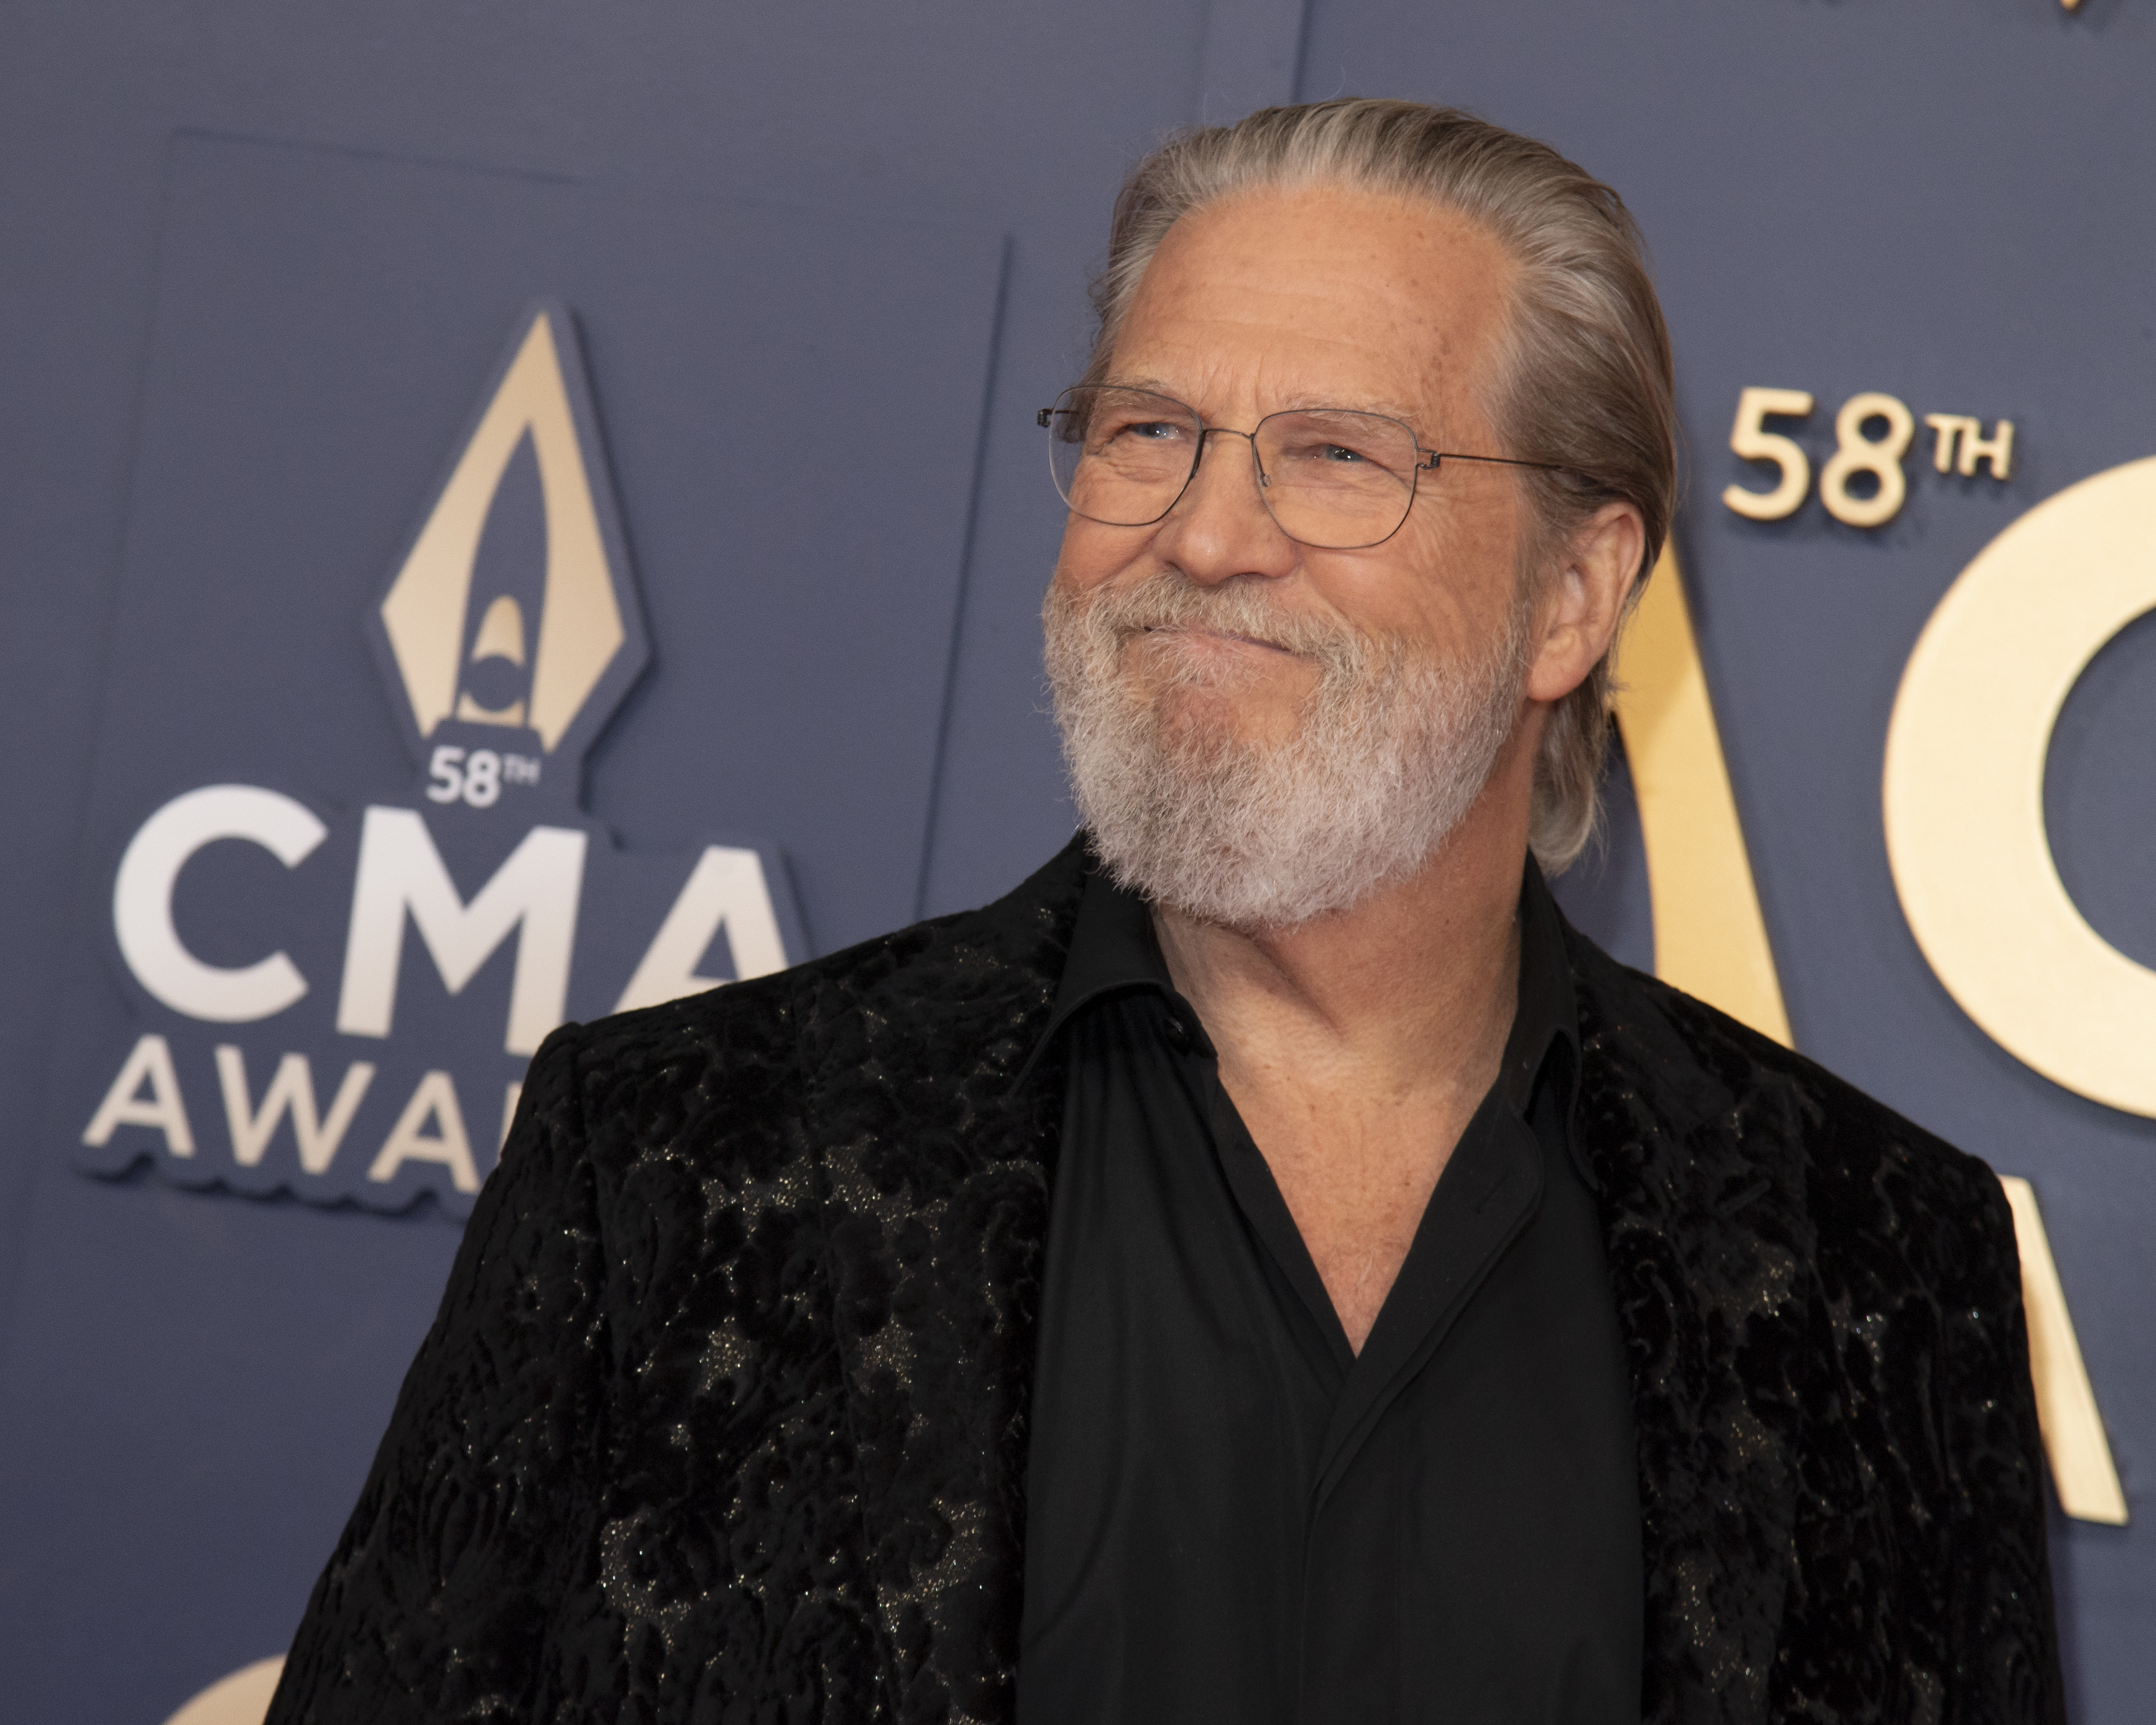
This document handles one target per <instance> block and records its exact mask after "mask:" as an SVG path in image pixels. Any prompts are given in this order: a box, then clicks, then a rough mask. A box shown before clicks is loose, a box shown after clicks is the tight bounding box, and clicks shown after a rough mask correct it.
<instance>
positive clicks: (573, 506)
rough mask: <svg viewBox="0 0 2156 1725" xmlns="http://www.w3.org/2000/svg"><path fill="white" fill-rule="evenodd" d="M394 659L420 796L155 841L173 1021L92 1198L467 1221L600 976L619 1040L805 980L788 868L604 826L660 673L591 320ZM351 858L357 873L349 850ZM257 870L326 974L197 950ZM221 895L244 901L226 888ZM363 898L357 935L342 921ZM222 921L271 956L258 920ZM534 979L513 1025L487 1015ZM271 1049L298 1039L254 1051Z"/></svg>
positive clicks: (511, 410) (536, 333) (495, 416)
mask: <svg viewBox="0 0 2156 1725" xmlns="http://www.w3.org/2000/svg"><path fill="white" fill-rule="evenodd" d="M367 633H368V635H369V638H370V640H371V641H372V645H373V648H374V650H375V656H376V660H377V665H378V666H379V668H380V670H381V671H382V681H383V685H384V686H385V688H386V690H387V691H388V695H389V697H390V702H391V705H392V706H393V709H394V711H395V712H396V714H397V716H398V721H399V726H400V729H401V730H402V731H403V738H404V742H405V745H406V747H407V748H408V751H409V752H410V754H411V757H412V759H413V762H414V763H415V764H416V766H417V768H418V772H417V774H416V778H417V780H418V782H417V783H416V784H415V785H414V786H413V788H412V790H411V792H410V793H408V797H404V798H398V799H396V800H393V801H388V802H383V803H368V804H367V805H366V806H364V807H363V808H360V809H357V811H355V813H354V814H351V815H340V816H336V817H335V818H334V819H327V820H326V819H324V818H323V817H322V816H321V815H320V814H317V813H316V809H314V808H313V807H311V806H310V804H309V803H305V802H303V801H301V800H300V798H297V797H295V796H294V795H292V794H290V793H289V792H288V791H286V790H285V789H280V788H271V787H267V786H262V785H245V784H229V783H224V784H210V785H203V786H199V787H198V788H193V789H190V790H187V791H184V792H182V793H180V794H179V795H177V796H175V797H172V798H170V799H169V800H167V802H166V803H164V804H163V805H162V807H160V808H158V809H156V810H154V811H153V812H152V813H151V814H150V815H149V817H148V818H147V819H145V820H144V821H143V822H142V823H141V825H140V826H139V827H138V828H137V829H136V831H135V833H134V835H133V836H132V838H131V839H129V841H128V842H127V844H126V848H125V850H124V853H123V855H121V859H120V860H119V864H118V866H117V868H116V869H115V874H114V886H113V896H112V928H113V934H114V938H115V946H116V948H117V953H118V957H119V958H120V960H121V964H122V967H123V968H124V969H125V971H126V973H127V975H128V977H129V978H130V979H131V982H132V983H133V984H134V985H135V987H136V988H137V989H139V990H140V992H141V995H142V996H143V997H145V999H144V1003H143V1004H141V1006H139V1007H138V1009H137V1010H136V1017H137V1018H138V1019H142V1020H145V1022H144V1023H143V1024H142V1025H141V1030H140V1034H137V1035H136V1037H135V1038H134V1041H133V1046H132V1048H131V1050H129V1051H128V1052H127V1053H126V1055H125V1057H124V1059H123V1058H120V1057H119V1056H118V1053H117V1051H116V1050H115V1058H114V1068H116V1076H113V1077H112V1078H111V1079H110V1082H109V1083H103V1082H102V1081H100V1083H101V1087H102V1092H103V1094H102V1099H101V1100H100V1101H98V1102H97V1104H96V1106H95V1111H94V1112H91V1113H90V1117H89V1122H88V1124H87V1126H86V1127H84V1128H83V1129H82V1131H81V1134H80V1142H79V1144H78V1146H77V1150H76V1160H77V1163H78V1165H79V1166H80V1167H82V1168H84V1169H85V1171H86V1172H89V1173H100V1174H111V1173H121V1172H124V1171H125V1170H126V1168H130V1167H131V1166H132V1165H133V1164H134V1163H136V1161H137V1160H139V1159H140V1158H142V1157H143V1156H145V1155H148V1156H151V1157H153V1158H155V1159H156V1160H157V1164H158V1166H159V1167H160V1168H161V1169H162V1170H163V1171H164V1172H165V1173H167V1175H168V1176H169V1177H170V1178H172V1179H173V1180H174V1181H175V1183H178V1184H182V1185H185V1186H191V1187H204V1186H223V1187H227V1188H229V1189H234V1190H237V1191H243V1192H249V1193H258V1194H259V1193H268V1192H272V1191H277V1190H290V1191H291V1192H293V1193H295V1194H296V1195H298V1196H300V1197H301V1198H304V1199H309V1200H310V1201H312V1202H317V1203H331V1204H335V1203H342V1202H357V1204H361V1205H362V1206H364V1207H366V1208H369V1209H390V1210H396V1209H403V1208H405V1207H406V1206H407V1205H408V1204H411V1203H412V1202H413V1200H414V1199H416V1198H418V1196H420V1195H421V1194H433V1195H434V1197H435V1198H436V1199H438V1200H439V1202H440V1203H441V1204H442V1207H443V1208H444V1210H445V1211H446V1212H447V1213H448V1214H451V1215H461V1214H465V1211H466V1210H468V1209H469V1208H470V1200H471V1198H472V1196H473V1195H474V1194H475V1193H476V1192H477V1191H478V1189H479V1187H480V1183H481V1181H482V1180H483V1178H485V1171H486V1166H487V1163H488V1160H489V1154H488V1153H489V1152H490V1150H495V1149H496V1148H497V1147H499V1146H500V1144H501V1143H502V1142H504V1141H505V1140H506V1136H507V1133H508V1130H509V1126H510V1122H511V1118H512V1117H513V1115H514V1112H515V1109H516V1102H517V1098H518V1096H519V1093H520V1089H521V1082H522V1076H523V1069H524V1065H525V1062H526V1060H528V1058H529V1057H530V1056H531V1054H532V1053H534V1052H535V1051H536V1049H537V1048H538V1046H539V1045H540V1043H541V1041H542V1040H544V1038H545V1037H546V1035H547V1033H548V1032H549V1031H550V1030H552V1029H553V1028H554V1027H555V1026H556V1025H557V1024H561V1023H562V1021H563V1020H564V1019H565V1018H566V1017H567V1015H568V1004H569V1002H570V999H571V991H572V980H573V978H572V973H573V972H574V971H576V970H577V968H578V967H583V968H589V969H591V970H592V971H593V977H592V979H591V983H590V984H589V985H588V988H586V990H585V992H584V995H583V999H584V1001H585V1004H583V1006H582V1007H581V1008H580V1011H581V1012H582V1013H583V1014H584V1015H587V1016H597V1015H598V1014H603V1013H605V1012H608V1011H625V1010H629V1009H633V1008H637V1007H643V1006H651V1005H657V1004H663V1003H664V1002H665V1001H668V1000H671V999H676V998H678V997H680V996H681V995H684V994H689V993H696V992H700V991H701V990H702V989H705V988H710V987H712V986H714V985H715V984H716V983H721V982H724V981H727V980H732V979H737V978H747V977H753V976H760V975H763V974H766V973H769V972H771V971H774V970H778V969H780V968H783V967H784V966H785V965H786V964H788V963H791V962H792V961H793V959H794V958H796V957H799V956H801V955H802V953H803V951H804V950H805V948H804V943H803V941H802V939H801V936H800V932H799V923H798V917H797V916H796V915H795V913H794V911H793V905H792V901H791V899H790V897H789V896H788V892H787V881H786V873H785V870H784V866H783V861H782V860H781V859H780V858H779V856H778V853H777V852H776V850H773V849H772V848H771V847H769V846H767V845H759V844H756V843H753V842H751V843H747V844H735V845H722V844H712V845H706V846H705V847H704V848H703V850H701V853H700V854H697V855H694V856H682V857H670V856H665V855H637V854H634V853H629V852H624V851H622V850H619V849H617V848H616V847H615V845H613V841H612V839H611V837H610V835H609V834H607V833H606V832H605V831H604V830H603V829H601V828H599V827H598V826H597V825H596V824H594V823H593V822H592V821H590V820H589V819H588V818H586V817H585V816H584V814H583V811H582V809H581V807H580V805H579V798H578V793H579V788H580V787H579V778H580V776H581V765H582V761H583V755H584V752H585V751H586V750H587V749H588V747H589V746H590V745H591V743H592V742H593V740H594V739H595V738H596V737H597V736H598V732H599V731H600V729H601V728H602V727H603V726H604V725H605V723H606V722H607V721H608V718H609V717H610V716H612V714H613V711H614V710H615V709H616V708H617V707H618V706H619V705H620V702H621V701H622V699H623V697H624V696H625V695H626V694H627V692H628V691H629V687H630V685H632V684H633V683H634V681H635V680H636V678H637V677H638V675H639V674H640V673H641V672H642V671H643V670H644V667H645V665H646V663H647V661H648V660H649V645H648V641H647V637H646V634H645V631H644V624H643V619H642V616H641V613H640V609H639V603H638V599H637V595H636V589H635V587H634V578H633V575H632V572H631V570H630V567H629V559H628V556H627V551H626V540H625V537H624V534H623V532H622V530H621V526H620V523H619V516H618V511H617V508H616V505H615V501H614V499H613V491H612V488H611V485H610V484H609V480H608V474H607V471H606V468H605V463H604V458H603V453H602V445H601V443H600V440H599V437H598V422H597V417H596V413H595V412H594V409H593V403H592V399H591V395H590V389H589V384H588V379H587V378H586V377H585V375H584V372H583V362H582V357H581V355H580V353H579V352H578V350H577V342H576V333H575V326H574V324H573V322H572V321H571V318H570V316H569V314H568V312H567V309H566V308H565V307H563V306H562V305H558V304H555V303H552V302H540V303H539V304H537V305H535V306H533V307H532V308H531V310H529V311H526V313H525V315H524V316H522V317H521V318H520V320H519V321H518V323H517V325H516V330H515V331H514V332H513V334H512V337H511V341H510V344H509V348H508V352H507V354H506V357H505V358H504V359H503V361H502V362H501V364H500V367H499V368H498V369H497V372H496V373H495V378H494V381H493V382H492V383H491V384H490V386H489V388H488V389H487V390H486V392H485V394H484V395H483V396H482V398H481V405H480V408H479V410H478V412H477V414H476V416H475V418H474V419H473V420H472V421H471V422H470V426H469V428H468V429H467V431H466V433H465V436H464V437H463V438H462V439H460V440H459V443H458V444H457V445H456V453H455V455H454V459H452V460H451V462H450V464H449V468H448V470H447V472H446V474H445V476H444V479H443V480H442V481H441V483H440V485H439V488H438V490H437V491H436V492H435V494H434V496H433V498H432V500H431V501H430V503H429V506H428V507H427V509H426V511H425V513H424V516H423V520H422V521H421V523H420V525H419V526H418V529H417V531H415V532H414V534H413V537H412V539H411V542H410V543H409V547H408V550H407V551H406V552H405V554H404V555H403V557H402V558H401V559H399V560H398V562H397V564H396V566H395V567H394V571H393V573H392V574H391V575H390V577H389V578H388V583H387V585H386V587H385V588H384V589H383V590H382V593H381V596H380V598H379V599H378V600H377V603H375V604H374V605H372V606H371V607H370V608H368V612H367ZM331 796H332V797H333V798H335V802H334V803H331V804H330V805H327V806H341V807H343V808H346V809H349V808H351V807H352V802H353V801H354V800H356V799H355V798H353V797H352V789H351V788H349V787H345V788H332V791H331ZM340 828H341V829H342V830H343V838H344V842H342V843H341V844H327V843H326V841H327V840H328V839H330V837H331V833H332V831H334V830H336V829H340ZM354 828H356V829H357V830H356V831H355V830H353V829H354ZM230 840H238V841H241V842H243V843H244V844H247V845H253V846H254V847H256V848H257V849H258V850H262V851H264V852H267V853H268V854H269V855H271V856H273V857H275V859H276V860H277V861H278V862H279V863H280V864H281V865H283V866H284V868H285V870H291V871H294V872H295V882H294V891H295V896H299V897H300V898H303V899H307V901H308V902H309V904H310V905H311V916H310V919H309V928H308V939H307V942H305V943H302V942H300V941H298V940H295V941H294V942H292V946H293V951H292V952H287V951H285V950H283V949H282V948H280V949H279V950H276V951H274V952H269V954H268V955H267V956H266V957H259V958H256V959H254V961H253V962H251V963H246V964H241V965H230V964H221V963H213V962H210V961H209V960H208V959H207V958H205V957H203V956H202V955H200V954H199V953H198V952H194V951H192V950H190V948H189V947H188V946H187V941H186V939H185V937H184V935H183V932H182V927H181V925H180V923H179V922H177V920H176V918H175V915H174V893H175V889H176V887H177V883H178V880H179V877H180V875H181V873H182V870H187V869H188V868H189V866H190V865H191V864H192V863H193V860H194V859H195V858H196V857H198V855H202V854H203V852H205V851H206V850H211V848H212V847H213V846H219V853H218V854H222V855H229V854H230V850H229V846H228V845H223V846H220V845H219V841H230ZM317 852H320V853H321V855H323V856H325V857H331V856H341V857H345V858H350V859H352V861H351V863H350V865H349V866H350V868H351V873H350V875H348V876H346V877H345V878H344V879H343V880H339V879H338V878H337V877H336V875H334V874H333V873H326V872H325V871H324V870H323V869H322V867H321V865H320V864H317V865H316V866H315V867H314V868H312V869H308V870H305V872H304V873H302V872H300V871H301V870H302V869H303V866H304V865H306V864H307V862H308V860H309V858H310V857H312V856H314V855H316V853H317ZM334 866H336V865H332V867H334ZM193 878H194V879H195V880H197V881H198V882H199V883H206V886H200V887H198V889H196V890H201V891H211V892H214V891H218V890H219V886H220V878H221V877H220V875H219V871H218V867H217V865H215V863H214V862H213V860H212V859H210V858H207V857H206V858H204V860H203V863H202V864H201V865H199V867H198V869H197V870H196V871H195V874H194V876H193ZM229 878H230V877H228V876H226V877H223V879H224V880H229ZM459 883H464V884H462V885H460V884H459ZM340 886H344V887H346V888H348V891H349V897H348V899H347V900H346V901H345V902H344V903H343V904H339V903H337V902H336V901H335V900H334V899H333V898H330V897H328V896H327V894H329V893H334V892H335V891H336V890H337V889H338V888H339V887H340ZM467 886H469V887H470V889H471V890H470V891H466V887H467ZM225 890H227V891H230V890H231V889H230V888H228V887H227V888H226V889H225ZM308 895H313V896H312V897H311V898H308ZM224 909H225V912H226V915H227V916H228V918H229V919H230V920H232V921H233V922H236V923H238V924H240V925H241V926H244V925H245V924H246V923H247V922H250V921H251V920H252V919H253V916H254V911H255V909H256V907H255V906H254V905H253V904H252V903H250V902H249V901H247V900H246V899H245V898H244V897H236V898H234V899H232V900H230V901H228V902H227V904H226V905H225V906H224ZM645 919H649V920H645ZM340 933H341V940H340V939H337V938H336V936H337V935H338V934H340ZM413 933H416V934H417V935H418V940H417V941H413V940H409V939H408V935H410V934H413ZM262 944H264V945H269V944H274V942H262ZM336 950H341V953H342V968H341V974H333V975H332V974H331V973H332V971H333V967H334V964H335V959H334V957H333V956H331V955H332V953H333V952H334V951H336ZM294 952H297V953H298V954H299V956H298V957H295V956H294ZM719 952H723V953H724V955H725V959H724V962H723V963H720V964H716V965H714V964H713V963H711V961H712V960H713V958H714V956H715V955H716V954H717V953H719ZM498 954H499V955H500V957H501V959H502V960H503V961H505V962H495V961H496V955H498ZM639 954H640V955H641V956H640V957H639ZM707 967H708V968H717V969H719V971H720V973H719V974H717V975H709V974H705V973H704V972H705V970H706V968H707ZM429 968H431V970H432V972H433V976H432V978H428V977H426V976H425V975H424V974H423V973H425V972H426V971H427V970H429ZM505 970H506V983H507V996H508V999H507V1002H506V1019H504V1018H503V1017H500V1016H497V1015H496V1014H498V1013H499V1012H500V1006H498V1005H497V1006H495V1007H491V1008H485V1009H481V1008H480V1007H479V1006H478V1005H477V1004H475V1000H474V999H471V998H470V997H467V996H466V989H467V988H468V985H470V984H472V983H475V980H476V979H477V978H480V976H481V975H482V973H490V974H491V975H492V976H494V977H495V978H503V976H504V973H505ZM729 972H730V974H728V973H729ZM317 983H328V984H329V986H327V987H323V988H319V989H318V988H317V987H316V984H317ZM492 986H493V987H494V988H496V989H498V988H500V982H499V981H497V982H496V983H495V984H493V985H492ZM594 990H600V991H603V992H602V993H594V992H593V991H594ZM474 993H475V994H478V995H485V994H486V993H487V990H486V989H485V988H479V989H475V991H474ZM325 997H326V998H325ZM459 997H465V998H461V999H460V998H459ZM493 998H494V999H497V1000H498V999H499V998H500V997H499V994H498V993H496V994H495V995H494V997H493ZM309 1003H312V1004H309ZM326 1008H328V1009H330V1010H326ZM288 1014H289V1015H290V1016H288ZM325 1019H327V1022H326V1023H325V1022H324V1020H325ZM258 1024H259V1025H264V1026H265V1027H267V1026H270V1025H272V1024H275V1025H276V1028H274V1029H270V1028H265V1029H260V1030H235V1029H231V1028H229V1027H234V1026H250V1025H258ZM205 1027H217V1028H216V1029H206V1028H205ZM354 1055H361V1056H363V1057H362V1058H357V1059H355V1058H353V1056H354ZM107 1070H113V1069H107ZM258 1085H259V1091H258V1089H257V1086H258ZM205 1102H208V1103H209V1104H210V1106H208V1107H205V1106H203V1105H204V1103H205ZM325 1102H326V1107H325V1106H324V1104H325ZM220 1104H221V1106H218V1105H220ZM497 1110H498V1113H497ZM220 1116H221V1118H220ZM497 1122H498V1124H497ZM220 1128H221V1129H220Z"/></svg>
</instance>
